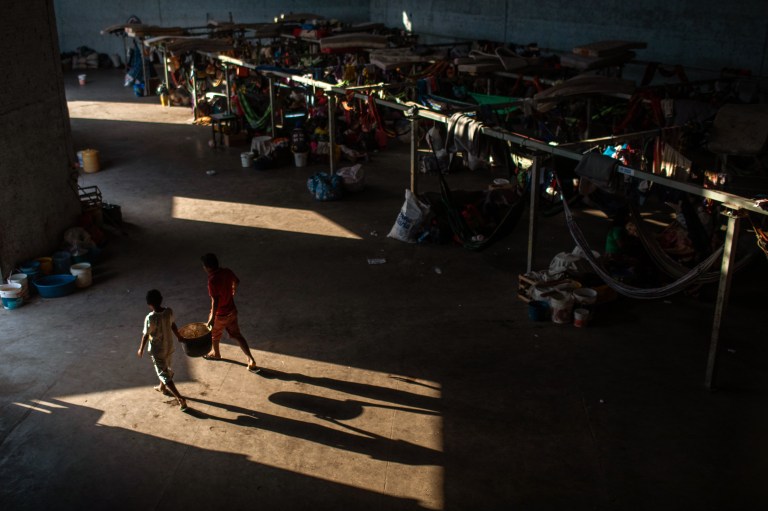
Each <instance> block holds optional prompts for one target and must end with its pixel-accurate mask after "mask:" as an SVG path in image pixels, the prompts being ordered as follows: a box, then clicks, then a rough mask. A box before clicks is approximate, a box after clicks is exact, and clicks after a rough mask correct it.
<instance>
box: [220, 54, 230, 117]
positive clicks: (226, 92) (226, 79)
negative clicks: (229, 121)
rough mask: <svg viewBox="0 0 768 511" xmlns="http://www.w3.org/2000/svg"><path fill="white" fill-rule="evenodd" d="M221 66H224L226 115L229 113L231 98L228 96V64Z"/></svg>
mask: <svg viewBox="0 0 768 511" xmlns="http://www.w3.org/2000/svg"><path fill="white" fill-rule="evenodd" d="M222 67H223V68H224V93H225V94H226V95H227V115H231V114H232V98H231V97H230V89H229V66H228V65H227V64H223V65H222Z"/></svg>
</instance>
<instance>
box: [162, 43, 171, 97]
mask: <svg viewBox="0 0 768 511" xmlns="http://www.w3.org/2000/svg"><path fill="white" fill-rule="evenodd" d="M163 76H165V88H166V89H169V88H170V83H171V82H169V81H168V50H166V49H165V48H163ZM169 92H170V90H169ZM168 104H169V105H170V104H171V103H170V102H168Z"/></svg>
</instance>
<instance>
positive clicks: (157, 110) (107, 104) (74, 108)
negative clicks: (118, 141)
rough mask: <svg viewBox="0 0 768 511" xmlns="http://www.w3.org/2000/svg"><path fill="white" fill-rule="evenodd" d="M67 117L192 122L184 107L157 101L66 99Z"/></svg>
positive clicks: (177, 122) (168, 122)
mask: <svg viewBox="0 0 768 511" xmlns="http://www.w3.org/2000/svg"><path fill="white" fill-rule="evenodd" d="M67 106H68V107H69V117H70V118H72V119H94V120H103V121H129V122H151V123H161V124H192V121H193V116H192V112H191V110H190V109H189V108H186V107H163V106H162V105H160V102H159V100H158V103H157V104H155V103H118V102H114V101H68V102H67Z"/></svg>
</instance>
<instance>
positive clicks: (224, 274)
mask: <svg viewBox="0 0 768 511" xmlns="http://www.w3.org/2000/svg"><path fill="white" fill-rule="evenodd" d="M239 282H240V279H238V278H237V275H235V274H234V273H233V272H232V270H230V269H229V268H219V269H218V270H216V271H214V272H213V273H209V274H208V295H209V296H210V297H211V298H217V299H218V307H217V308H216V315H217V316H226V315H227V314H230V313H232V312H235V311H237V307H235V297H234V286H235V284H238V283H239Z"/></svg>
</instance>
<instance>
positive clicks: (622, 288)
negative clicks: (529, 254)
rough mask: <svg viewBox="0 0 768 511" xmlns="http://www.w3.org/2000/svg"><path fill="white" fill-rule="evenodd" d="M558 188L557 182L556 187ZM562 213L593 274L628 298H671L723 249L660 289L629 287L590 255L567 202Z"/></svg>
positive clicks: (703, 269) (697, 276) (720, 253)
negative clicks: (593, 271) (612, 275)
mask: <svg viewBox="0 0 768 511" xmlns="http://www.w3.org/2000/svg"><path fill="white" fill-rule="evenodd" d="M559 186H560V183H559V180H558V187H559ZM562 203H563V211H564V213H565V221H566V224H567V225H568V230H569V231H570V232H571V237H573V240H574V241H575V242H576V245H578V246H579V247H581V249H582V250H583V251H584V256H585V257H586V258H587V261H589V264H590V265H591V266H592V268H593V269H594V270H595V273H597V275H598V276H599V277H600V278H601V279H603V281H604V282H605V283H606V284H607V285H608V286H609V287H611V288H612V289H614V290H615V291H616V292H617V293H619V294H622V295H624V296H628V297H630V298H639V299H642V300H654V299H657V298H664V297H667V296H671V295H673V294H675V293H679V292H680V291H682V290H683V289H685V288H687V287H689V286H690V285H691V284H695V283H696V281H697V280H698V279H699V277H700V276H701V275H702V274H703V273H704V272H706V271H707V270H708V269H709V268H710V267H711V266H712V265H713V264H715V263H716V262H717V261H718V259H720V256H721V255H722V253H723V247H720V248H719V249H717V250H716V251H714V252H713V253H712V254H711V255H710V256H709V257H707V258H706V259H704V260H703V261H701V262H700V263H699V264H698V265H696V266H695V267H693V268H692V269H691V270H690V271H689V272H688V273H686V274H685V275H683V276H682V277H680V278H679V279H677V280H676V281H674V282H671V283H669V284H667V285H665V286H662V287H656V288H641V287H635V286H629V285H627V284H624V283H622V282H619V281H617V280H615V279H614V278H613V277H611V275H610V274H609V273H608V272H607V271H606V270H605V269H604V268H603V266H602V265H601V264H600V262H599V261H598V260H597V258H596V257H595V256H594V254H593V253H592V249H591V248H590V247H589V243H588V242H587V239H586V238H585V237H584V233H582V232H581V228H580V227H579V226H578V225H577V224H576V221H575V220H574V218H573V213H571V208H570V207H568V201H566V200H563V201H562Z"/></svg>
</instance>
